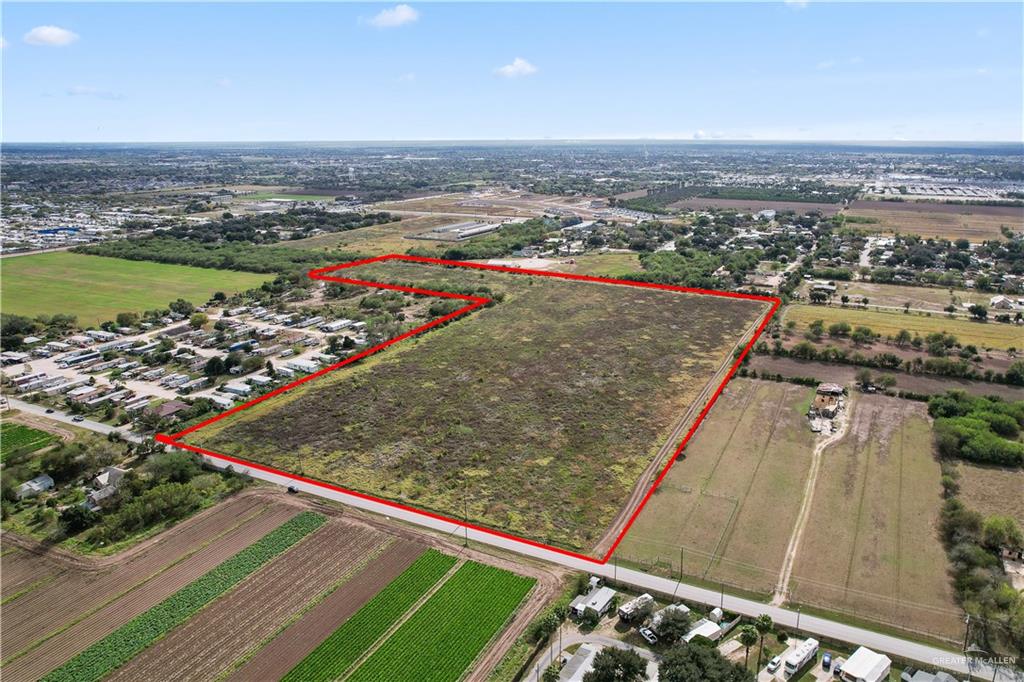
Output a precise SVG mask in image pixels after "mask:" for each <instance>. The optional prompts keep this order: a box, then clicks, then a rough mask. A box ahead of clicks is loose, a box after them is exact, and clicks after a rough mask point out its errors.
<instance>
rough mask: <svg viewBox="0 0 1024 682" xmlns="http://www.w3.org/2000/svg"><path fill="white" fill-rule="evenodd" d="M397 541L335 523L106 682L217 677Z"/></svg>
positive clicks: (209, 678)
mask: <svg viewBox="0 0 1024 682" xmlns="http://www.w3.org/2000/svg"><path fill="white" fill-rule="evenodd" d="M393 540H394V538H391V537H389V536H388V535H385V534H384V533H382V532H380V531H378V530H376V529H373V528H370V527H367V526H358V525H355V524H349V523H344V522H341V521H340V520H332V521H329V522H328V523H327V524H326V525H325V526H324V527H323V528H322V529H321V530H319V531H317V532H316V533H314V534H312V535H311V536H310V537H309V539H308V540H306V541H304V542H302V543H300V544H298V545H297V546H296V547H295V548H294V549H292V550H291V551H289V552H287V553H286V554H284V555H283V556H281V558H280V559H279V560H277V561H274V562H272V563H270V564H268V565H267V567H266V568H265V569H264V570H261V571H258V572H257V573H255V574H253V575H252V576H251V577H250V578H249V579H247V580H245V582H244V583H241V584H240V585H239V589H236V590H233V591H231V592H229V593H226V594H225V595H224V596H223V597H222V598H220V599H217V600H215V601H214V602H212V603H211V604H210V605H209V606H207V607H206V608H204V609H203V610H201V611H200V612H198V613H197V614H195V616H193V617H192V618H190V619H189V620H188V621H186V622H185V623H184V624H182V625H181V626H179V627H177V628H175V629H174V630H172V631H170V632H169V633H168V635H167V636H166V637H164V638H162V639H161V640H159V641H158V642H157V643H155V644H154V645H153V646H151V647H150V648H148V649H146V650H145V651H143V652H142V653H141V654H139V655H138V656H136V657H135V658H134V659H132V660H131V661H130V662H129V663H127V664H126V665H124V666H123V667H122V668H120V669H118V670H117V671H116V672H114V673H113V674H112V675H110V676H108V677H107V678H106V679H108V680H125V681H126V682H127V681H130V680H152V679H157V678H159V677H160V676H161V675H162V674H165V671H167V670H175V671H181V672H180V673H179V674H178V675H177V679H178V680H212V679H217V678H219V677H221V676H222V675H223V674H224V673H225V672H226V671H230V670H231V669H232V668H233V666H234V665H235V661H237V660H238V659H239V658H241V657H244V656H246V655H250V654H253V653H255V652H256V651H257V650H258V648H259V646H260V643H261V642H264V641H266V640H267V639H268V638H271V637H273V636H274V635H275V634H276V632H277V631H278V630H279V629H280V627H281V624H282V623H288V622H290V621H291V620H292V619H294V618H296V617H298V616H300V615H301V614H302V613H303V612H304V610H305V609H306V608H307V604H309V603H310V602H311V601H314V600H318V599H320V598H322V597H323V596H325V595H326V594H329V593H330V591H331V590H332V589H334V588H335V587H337V586H339V585H341V584H344V582H345V581H346V580H348V579H349V578H350V577H351V576H352V575H354V574H357V573H359V572H360V571H362V570H364V569H365V568H366V566H367V565H368V564H369V563H370V562H372V561H374V560H376V559H377V558H378V557H379V556H380V554H381V552H382V551H383V550H384V549H385V548H386V547H388V545H389V544H391V543H392V541H393ZM283 585H287V589H282V586H283Z"/></svg>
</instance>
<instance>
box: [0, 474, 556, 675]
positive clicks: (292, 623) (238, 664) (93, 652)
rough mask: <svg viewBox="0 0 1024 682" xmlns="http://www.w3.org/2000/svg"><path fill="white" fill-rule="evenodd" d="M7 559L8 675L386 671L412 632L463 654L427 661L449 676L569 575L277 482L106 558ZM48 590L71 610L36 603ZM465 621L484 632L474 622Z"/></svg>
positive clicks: (423, 642)
mask: <svg viewBox="0 0 1024 682" xmlns="http://www.w3.org/2000/svg"><path fill="white" fill-rule="evenodd" d="M211 538H212V539H214V540H215V541H213V542H211ZM427 543H429V545H428V544H427ZM2 562H3V582H4V584H3V592H4V599H5V606H4V617H5V621H7V622H8V623H11V624H13V628H11V629H8V628H6V627H5V630H4V638H3V648H4V660H3V669H4V677H5V679H11V680H36V679H45V680H52V681H56V680H75V681H80V680H99V679H109V680H137V679H148V680H182V679H188V680H209V679H228V678H230V679H237V680H262V679H279V678H282V677H284V678H285V679H302V680H310V679H335V678H336V677H337V676H338V675H340V674H341V673H343V672H345V671H346V670H349V672H350V674H354V675H356V676H359V675H362V676H364V677H367V676H368V678H369V679H388V678H393V676H394V675H395V674H396V671H398V670H402V669H404V666H405V665H407V662H404V661H402V660H400V656H399V657H398V658H396V653H397V652H396V651H395V649H397V650H398V652H400V651H402V650H408V644H409V642H410V641H412V642H414V643H415V646H417V647H421V646H422V647H424V648H425V649H424V650H427V649H429V650H434V651H439V650H440V649H439V648H438V646H437V643H438V642H439V641H441V640H443V641H444V642H445V643H446V644H447V645H449V646H451V647H452V648H453V649H452V651H453V652H454V651H458V655H457V656H455V655H451V656H447V655H446V656H445V657H444V659H443V666H440V663H441V661H440V660H438V661H429V660H423V661H422V662H421V665H426V666H429V667H430V668H428V669H433V670H434V672H433V673H432V676H431V677H430V679H434V680H439V681H451V682H454V681H455V680H458V679H460V678H461V677H462V676H463V675H464V674H465V672H466V670H467V669H468V668H469V667H471V666H472V665H473V664H474V662H475V661H476V660H477V658H478V657H479V656H480V654H481V652H482V651H483V650H484V649H485V648H487V647H489V646H490V645H492V643H493V642H494V640H495V638H496V637H497V636H498V634H499V633H500V632H502V631H503V630H504V629H505V628H506V627H508V626H509V625H510V624H512V623H513V622H514V623H516V624H517V626H518V627H522V623H523V622H524V621H525V620H528V619H529V618H531V617H532V615H533V614H535V613H536V611H537V609H539V608H540V606H541V605H542V604H543V603H544V601H546V600H547V599H549V598H550V596H551V594H552V591H553V590H555V589H557V586H558V581H557V579H556V577H555V576H554V575H553V574H551V573H547V572H542V571H538V570H537V569H532V568H519V569H516V570H515V571H514V572H513V571H510V570H508V568H507V565H503V564H502V562H497V564H496V560H495V559H493V558H490V557H487V556H485V555H481V554H479V553H477V552H474V551H468V552H467V551H465V550H463V551H459V548H458V547H457V546H455V545H450V544H447V543H445V542H443V541H437V540H429V539H427V538H425V537H423V536H416V535H415V534H412V533H410V532H407V531H401V530H399V531H393V530H389V529H388V528H387V527H385V526H382V525H381V523H380V522H374V521H369V522H364V521H360V520H356V519H352V518H342V517H341V514H340V513H339V512H338V511H337V510H334V509H331V508H329V507H324V506H312V505H309V504H306V503H303V502H301V501H298V500H294V499H292V500H282V499H281V498H280V497H277V496H274V495H272V494H270V493H268V492H267V491H266V490H261V491H252V492H250V493H247V494H243V495H241V496H238V497H235V498H233V499H232V500H231V501H230V502H227V503H225V504H223V505H220V506H218V507H216V508H214V509H211V510H209V511H207V512H205V513H203V514H201V515H198V516H196V517H195V518H193V519H191V520H190V521H188V522H186V523H183V524H182V525H180V526H178V527H177V528H175V529H174V530H172V531H170V532H169V533H168V534H167V536H166V537H165V538H163V539H162V541H161V542H159V543H153V544H149V545H144V546H140V547H139V548H137V549H135V550H132V551H129V552H127V553H125V554H124V555H120V556H115V557H111V559H108V560H99V561H93V562H91V563H90V562H86V563H83V561H82V560H81V559H75V558H73V557H70V558H69V557H60V556H56V557H55V556H51V555H47V554H45V553H42V552H40V550H39V548H38V547H36V546H33V545H31V544H19V545H16V546H13V547H8V548H6V549H5V551H4V553H3V557H2ZM524 572H525V574H524ZM53 600H60V601H61V603H63V604H65V605H66V608H63V609H45V608H40V606H41V605H42V604H46V603H51V602H52V601H53ZM481 603H486V604H487V605H488V607H489V609H488V613H489V614H490V617H491V621H489V622H488V623H487V624H486V626H483V624H482V623H481V621H480V620H479V619H478V617H477V615H478V612H479V610H480V605H481ZM499 606H500V608H499ZM469 617H472V618H473V619H474V627H473V628H466V627H464V625H465V622H466V619H467V618H469ZM424 622H427V623H436V622H443V623H445V624H446V627H447V628H448V629H447V630H445V631H443V632H441V631H438V630H437V629H436V628H430V629H425V628H424V627H423V624H424ZM396 624H401V627H398V628H397V629H395V627H394V626H396ZM353 633H358V637H355V638H353V637H352V634H353ZM339 644H340V645H342V649H343V651H339ZM499 653H500V652H499ZM381 676H383V677H381ZM424 679H426V678H424Z"/></svg>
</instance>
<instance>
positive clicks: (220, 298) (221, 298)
mask: <svg viewBox="0 0 1024 682" xmlns="http://www.w3.org/2000/svg"><path fill="white" fill-rule="evenodd" d="M213 300H215V301H217V302H221V301H226V300H228V297H227V296H225V295H224V292H223V291H218V292H215V293H214V294H213Z"/></svg>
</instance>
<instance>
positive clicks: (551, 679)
mask: <svg viewBox="0 0 1024 682" xmlns="http://www.w3.org/2000/svg"><path fill="white" fill-rule="evenodd" d="M558 675H559V670H558V664H557V663H552V664H551V665H549V666H548V667H547V668H545V669H544V675H543V677H541V681H542V682H558Z"/></svg>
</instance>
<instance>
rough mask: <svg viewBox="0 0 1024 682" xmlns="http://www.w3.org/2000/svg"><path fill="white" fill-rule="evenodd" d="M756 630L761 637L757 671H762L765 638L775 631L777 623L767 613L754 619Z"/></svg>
mask: <svg viewBox="0 0 1024 682" xmlns="http://www.w3.org/2000/svg"><path fill="white" fill-rule="evenodd" d="M754 628H755V629H756V630H757V633H758V634H759V635H761V645H760V647H759V648H758V650H757V669H758V670H760V669H761V656H762V655H763V654H764V636H765V635H767V634H768V633H769V632H771V631H772V630H774V629H775V621H773V620H772V617H771V616H769V615H768V614H767V613H762V614H761V615H760V616H758V617H757V618H755V619H754Z"/></svg>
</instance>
